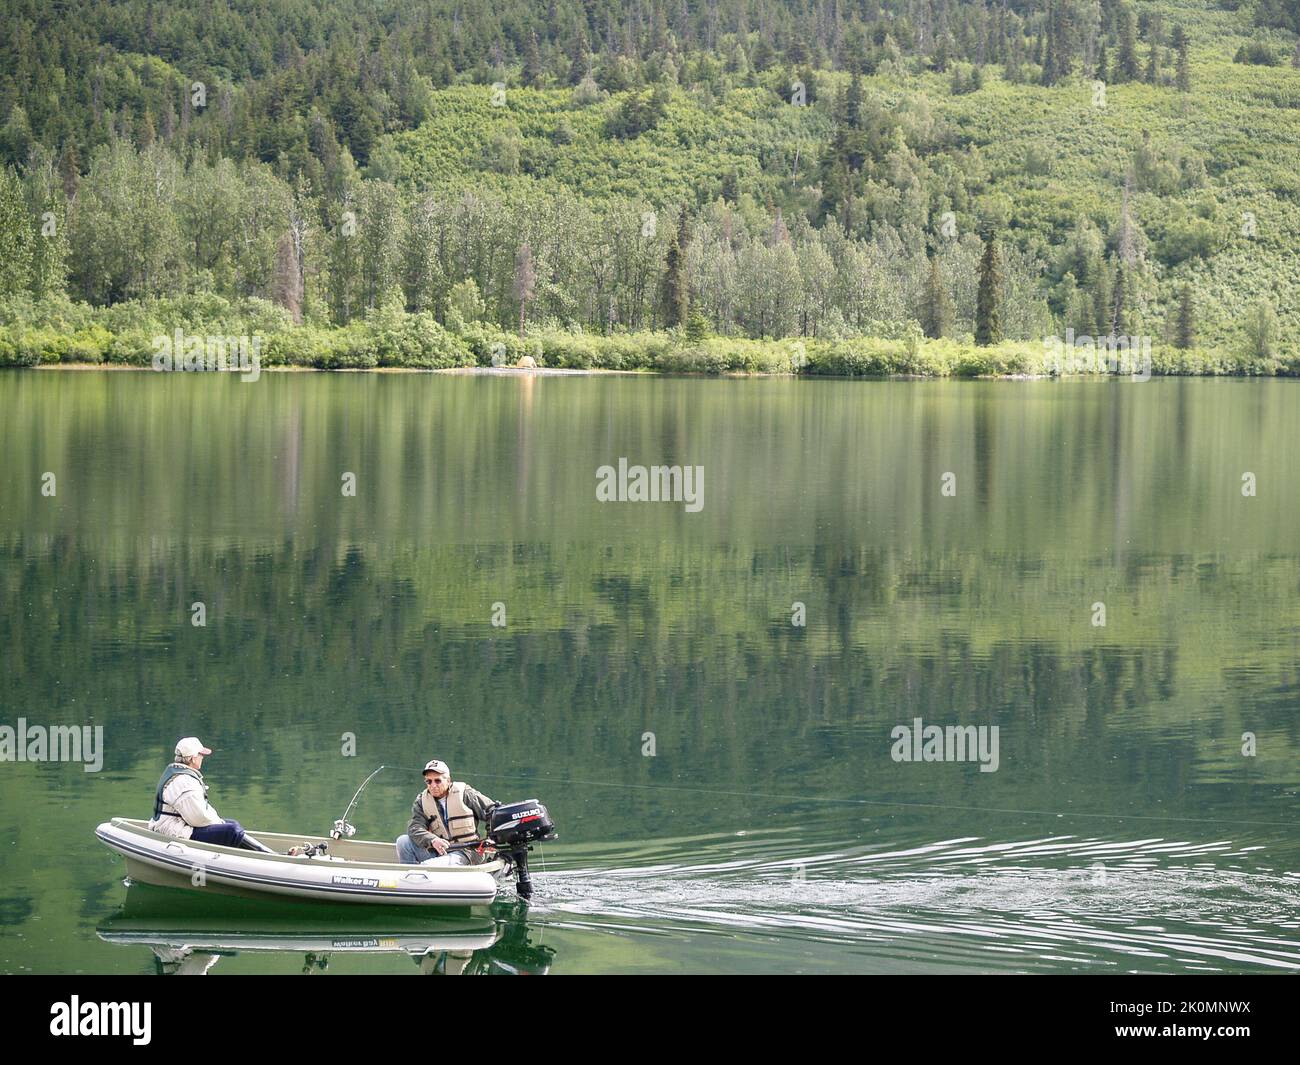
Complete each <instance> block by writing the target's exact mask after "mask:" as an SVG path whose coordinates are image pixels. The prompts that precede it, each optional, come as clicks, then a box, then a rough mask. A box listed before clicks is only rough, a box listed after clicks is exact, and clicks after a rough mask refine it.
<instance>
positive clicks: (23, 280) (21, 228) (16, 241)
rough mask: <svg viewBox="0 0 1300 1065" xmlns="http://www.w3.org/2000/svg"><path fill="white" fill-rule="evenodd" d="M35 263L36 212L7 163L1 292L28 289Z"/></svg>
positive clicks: (0, 176) (1, 198) (0, 200)
mask: <svg viewBox="0 0 1300 1065" xmlns="http://www.w3.org/2000/svg"><path fill="white" fill-rule="evenodd" d="M31 264H32V216H31V213H30V212H29V211H28V209H27V200H26V197H25V196H24V195H23V186H22V182H21V181H19V180H18V175H17V174H16V173H14V171H13V170H12V169H11V168H10V167H5V168H4V169H3V170H0V296H13V295H16V294H18V293H19V292H25V291H26V290H27V286H28V284H29V283H30V281H31Z"/></svg>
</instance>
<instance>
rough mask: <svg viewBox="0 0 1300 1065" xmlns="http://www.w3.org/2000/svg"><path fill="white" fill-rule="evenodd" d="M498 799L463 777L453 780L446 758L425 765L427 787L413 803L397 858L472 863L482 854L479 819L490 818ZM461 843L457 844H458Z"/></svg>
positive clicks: (411, 862) (408, 861)
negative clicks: (477, 846)
mask: <svg viewBox="0 0 1300 1065" xmlns="http://www.w3.org/2000/svg"><path fill="white" fill-rule="evenodd" d="M495 807H496V803H495V802H493V801H492V800H491V799H489V798H488V797H487V796H486V795H484V794H483V793H482V792H480V791H475V790H474V789H473V788H471V787H470V786H469V785H468V784H466V783H464V782H463V781H459V780H457V781H455V782H453V781H452V779H451V770H450V769H448V768H447V763H446V762H440V761H438V760H437V759H436V758H435V759H434V760H433V761H431V762H430V763H429V764H428V765H426V766H425V767H424V790H423V791H422V792H420V794H419V795H417V796H416V797H415V802H413V803H412V804H411V823H410V824H409V825H407V827H406V835H404V836H398V837H397V860H398V861H400V862H404V863H405V864H407V865H416V864H420V865H472V864H473V863H474V862H476V861H479V860H480V859H479V855H478V854H477V853H476V852H475V851H474V850H473V848H472V846H471V847H466V846H464V844H467V843H468V844H476V843H477V842H478V838H479V837H478V822H479V821H483V822H485V823H486V822H489V821H490V820H491V818H492V810H493V809H494V808H495ZM458 844H459V845H460V846H457V845H458Z"/></svg>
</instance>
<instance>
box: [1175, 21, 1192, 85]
mask: <svg viewBox="0 0 1300 1065" xmlns="http://www.w3.org/2000/svg"><path fill="white" fill-rule="evenodd" d="M1182 30H1183V28H1182V27H1181V26H1177V27H1175V29H1174V47H1175V48H1176V49H1177V50H1178V67H1177V73H1176V75H1175V77H1174V83H1175V84H1176V85H1177V86H1178V91H1179V92H1191V91H1192V64H1191V57H1190V56H1189V54H1188V52H1189V50H1190V46H1191V42H1190V41H1189V40H1188V39H1187V34H1186V33H1183V32H1182Z"/></svg>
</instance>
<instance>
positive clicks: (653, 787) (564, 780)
mask: <svg viewBox="0 0 1300 1065" xmlns="http://www.w3.org/2000/svg"><path fill="white" fill-rule="evenodd" d="M393 768H408V767H405V766H395V767H393ZM410 768H414V767H410ZM474 775H475V776H478V777H485V778H487V779H489V780H528V781H533V780H536V781H541V782H543V783H547V784H578V785H581V786H582V787H588V788H628V789H632V790H638V791H681V792H694V793H696V794H702V795H724V796H727V797H729V798H737V799H749V800H751V801H752V800H753V799H755V798H756V797H761V798H765V799H777V800H784V801H788V802H821V803H830V804H839V805H844V806H891V807H900V808H915V809H928V810H960V811H965V812H968V813H987V814H1024V815H1026V816H1038V817H1093V818H1102V819H1105V820H1110V821H1185V822H1189V823H1191V824H1206V825H1263V826H1269V827H1273V828H1297V827H1300V825H1297V823H1296V822H1294V821H1248V820H1244V819H1240V818H1226V817H1175V816H1172V815H1166V816H1162V815H1157V814H1096V813H1087V812H1083V811H1078V810H1066V811H1060V810H1018V809H1012V808H1010V807H1003V806H958V805H953V804H949V803H941V802H890V801H888V800H886V799H841V798H831V797H827V796H819V795H777V794H772V793H770V792H763V793H761V795H756V793H755V792H752V791H727V790H725V789H723V788H700V787H692V786H689V785H683V784H623V783H618V782H613V781H607V780H577V779H574V778H573V777H538V776H532V775H525V774H522V773H476V774H474Z"/></svg>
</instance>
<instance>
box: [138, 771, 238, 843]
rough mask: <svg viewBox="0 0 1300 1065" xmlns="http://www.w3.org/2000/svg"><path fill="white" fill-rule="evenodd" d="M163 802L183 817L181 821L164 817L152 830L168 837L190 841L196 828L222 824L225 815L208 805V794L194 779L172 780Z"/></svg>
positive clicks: (157, 821) (168, 784)
mask: <svg viewBox="0 0 1300 1065" xmlns="http://www.w3.org/2000/svg"><path fill="white" fill-rule="evenodd" d="M163 802H165V803H166V804H167V805H168V806H170V807H171V808H172V809H173V810H176V811H178V812H179V813H180V817H176V816H174V815H172V814H163V815H162V816H161V817H159V818H157V819H156V820H154V821H150V822H149V827H150V828H151V829H153V831H155V832H161V833H162V834H163V835H165V836H176V837H177V838H179V839H189V838H190V836H192V835H193V834H194V830H195V829H196V828H202V827H203V826H204V825H219V824H221V815H220V814H219V813H217V811H216V810H214V809H213V808H212V804H211V803H210V802H208V793H207V791H206V790H205V789H204V787H203V785H202V784H200V783H199V782H198V781H197V780H195V779H194V778H193V777H191V776H188V775H186V774H181V775H180V776H176V777H172V779H171V780H169V781H167V786H166V787H165V788H163Z"/></svg>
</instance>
